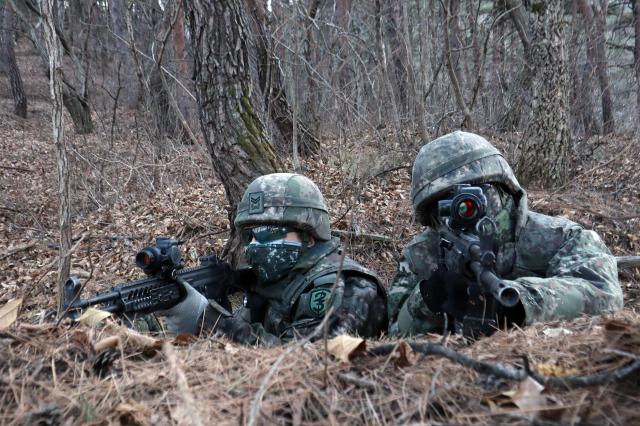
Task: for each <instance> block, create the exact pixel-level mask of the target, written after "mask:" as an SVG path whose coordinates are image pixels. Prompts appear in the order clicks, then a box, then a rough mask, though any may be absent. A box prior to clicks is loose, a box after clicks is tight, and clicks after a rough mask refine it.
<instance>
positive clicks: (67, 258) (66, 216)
mask: <svg viewBox="0 0 640 426" xmlns="http://www.w3.org/2000/svg"><path fill="white" fill-rule="evenodd" d="M54 2H55V0H42V2H41V7H42V21H43V24H44V42H45V45H46V49H47V54H48V57H49V82H50V87H51V102H52V107H53V108H52V113H51V116H52V121H53V141H54V144H55V148H56V160H57V164H58V167H57V168H58V203H59V204H58V226H59V229H60V252H59V258H58V278H57V282H58V285H57V290H58V313H59V314H60V313H61V312H62V311H63V309H64V306H63V304H64V283H65V281H66V280H67V278H69V271H70V269H71V253H70V250H71V198H70V195H71V194H70V193H69V174H68V173H67V172H68V164H67V163H68V161H67V148H66V145H65V139H64V123H63V121H62V106H63V101H62V84H63V83H62V55H61V52H60V46H59V44H58V37H57V35H56V29H55V23H54V22H55V17H54V14H53V13H54V10H53V8H54Z"/></svg>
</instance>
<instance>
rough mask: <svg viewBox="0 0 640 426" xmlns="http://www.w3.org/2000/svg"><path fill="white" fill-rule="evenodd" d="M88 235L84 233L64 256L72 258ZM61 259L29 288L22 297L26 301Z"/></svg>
mask: <svg viewBox="0 0 640 426" xmlns="http://www.w3.org/2000/svg"><path fill="white" fill-rule="evenodd" d="M87 235H88V234H87V233H83V234H82V236H80V239H79V240H78V241H77V242H76V243H75V244H74V245H73V247H71V248H70V249H69V251H68V252H67V253H64V256H71V255H72V254H73V253H75V251H76V250H78V247H80V243H82V242H83V241H84V240H85V238H86V237H87ZM60 257H61V254H59V255H58V256H56V257H55V258H54V259H53V260H52V261H51V262H49V263H48V264H47V265H45V270H44V272H43V273H42V274H41V275H40V276H39V277H38V279H37V280H36V282H35V284H33V285H32V286H29V288H28V290H26V292H25V293H24V295H23V296H22V298H23V299H26V298H27V297H28V296H30V295H31V291H32V290H33V289H34V288H37V287H38V284H40V281H42V279H43V278H44V277H45V276H46V275H47V274H48V273H49V271H50V270H51V268H53V266H54V265H55V264H56V263H57V262H58V259H59V258H60Z"/></svg>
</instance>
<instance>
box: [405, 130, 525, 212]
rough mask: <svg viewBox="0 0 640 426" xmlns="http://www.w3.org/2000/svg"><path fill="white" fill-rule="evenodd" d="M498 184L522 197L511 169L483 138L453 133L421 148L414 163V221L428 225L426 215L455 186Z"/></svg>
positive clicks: (412, 183) (498, 152) (412, 193)
mask: <svg viewBox="0 0 640 426" xmlns="http://www.w3.org/2000/svg"><path fill="white" fill-rule="evenodd" d="M490 182H497V183H501V184H503V185H505V186H506V188H507V189H508V190H509V192H511V194H513V195H516V194H522V193H523V192H524V191H523V190H522V188H521V187H520V184H519V183H518V180H517V179H516V177H515V175H514V174H513V171H512V170H511V167H510V166H509V164H508V163H507V161H506V160H505V159H504V158H503V157H502V154H500V151H498V150H497V149H496V148H495V147H494V146H493V145H491V144H490V143H489V141H487V140H486V139H485V138H483V137H482V136H478V135H476V134H474V133H468V132H462V131H456V132H453V133H449V134H447V135H444V136H441V137H439V138H437V139H435V140H433V141H432V142H430V143H428V144H426V145H424V146H423V147H422V148H421V149H420V152H418V155H417V156H416V160H415V162H414V163H413V171H412V174H411V198H412V200H413V209H414V211H415V213H416V218H417V219H418V220H419V221H420V223H422V224H423V225H426V224H427V212H428V211H429V209H430V208H431V207H432V206H433V205H434V203H435V202H436V201H438V199H439V198H441V197H442V196H443V195H444V194H446V193H447V192H449V191H452V190H453V188H454V185H457V184H461V183H470V184H479V183H490Z"/></svg>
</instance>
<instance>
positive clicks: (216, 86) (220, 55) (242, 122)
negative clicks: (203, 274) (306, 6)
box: [184, 0, 284, 260]
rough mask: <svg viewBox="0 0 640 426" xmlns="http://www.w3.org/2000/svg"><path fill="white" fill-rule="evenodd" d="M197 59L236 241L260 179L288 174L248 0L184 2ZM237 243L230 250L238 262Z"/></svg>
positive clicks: (205, 125) (202, 111)
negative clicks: (269, 128)
mask: <svg viewBox="0 0 640 426" xmlns="http://www.w3.org/2000/svg"><path fill="white" fill-rule="evenodd" d="M184 5H185V13H186V14H187V17H188V22H189V29H190V34H191V37H190V41H191V47H192V51H193V55H194V62H195V63H194V66H195V69H194V75H195V87H196V98H197V101H198V105H199V115H200V125H201V127H202V133H203V135H204V139H205V142H206V145H207V148H208V150H209V154H210V155H211V160H212V163H213V167H214V169H215V171H216V173H217V174H218V176H219V177H220V180H221V181H222V184H223V186H224V189H225V192H226V195H227V200H228V201H229V204H230V210H229V220H230V222H231V227H232V239H231V240H230V241H234V240H236V241H237V239H236V238H235V229H234V228H233V219H234V218H235V211H236V206H237V204H238V202H239V201H240V199H241V198H242V195H243V193H244V191H245V188H246V187H247V185H248V184H249V183H250V182H251V181H252V180H253V179H255V178H256V177H258V176H260V175H263V174H268V173H273V172H277V171H282V170H283V168H284V167H283V165H282V163H281V162H280V160H279V159H278V157H276V154H275V152H274V150H273V146H272V144H271V142H270V141H269V140H268V139H267V136H266V133H265V127H264V121H263V120H264V119H265V109H264V103H265V102H264V99H265V98H264V96H263V94H262V93H261V91H260V84H259V76H258V60H257V55H256V53H257V47H256V41H255V40H254V39H253V36H252V33H251V32H250V31H249V24H248V22H247V15H248V12H247V10H246V8H245V3H244V1H243V0H217V1H215V2H210V1H208V0H191V1H188V2H185V3H184ZM236 248H237V245H235V243H231V245H230V246H228V249H229V251H230V252H231V255H232V257H233V258H234V260H237V256H236V254H237V250H236Z"/></svg>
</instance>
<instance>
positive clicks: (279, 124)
mask: <svg viewBox="0 0 640 426" xmlns="http://www.w3.org/2000/svg"><path fill="white" fill-rule="evenodd" d="M246 1H247V5H248V9H249V10H248V11H249V15H248V16H247V18H248V21H249V22H250V25H251V24H253V25H252V29H253V33H254V34H255V46H256V49H257V57H258V64H257V66H258V76H259V82H260V89H261V91H262V93H263V95H264V96H265V103H266V107H267V111H268V113H269V117H268V118H267V117H265V120H266V119H270V120H272V123H273V124H274V125H275V127H276V130H277V132H276V134H275V136H276V139H277V140H273V141H272V142H273V143H274V145H275V146H278V147H279V146H282V147H283V148H286V149H285V151H286V152H291V151H290V149H289V148H290V147H291V143H292V141H293V128H294V123H293V112H292V110H291V106H290V103H289V100H288V99H287V93H286V92H285V86H284V84H283V82H282V81H283V76H282V70H281V69H280V64H279V61H278V58H277V57H276V55H275V53H274V51H273V46H272V43H271V38H272V37H271V34H270V32H269V31H268V29H267V28H268V20H267V16H266V12H265V10H264V5H263V3H261V2H260V1H256V0H246ZM249 18H250V19H249ZM292 96H295V95H293V94H292ZM296 119H297V118H296ZM297 120H298V119H297ZM264 124H265V125H268V124H269V123H267V122H266V121H265V122H264ZM296 126H297V131H298V136H299V142H300V143H299V148H300V154H302V155H311V154H315V153H317V152H318V151H319V150H320V141H319V140H318V138H316V136H315V135H313V134H312V133H311V131H309V129H308V128H307V126H306V125H305V124H304V123H302V122H301V121H300V120H298V121H297V123H296Z"/></svg>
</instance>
